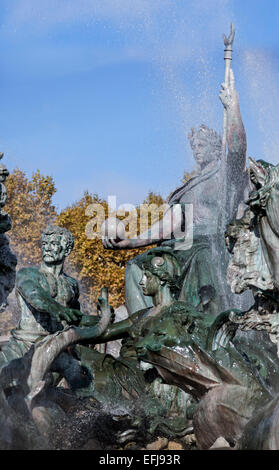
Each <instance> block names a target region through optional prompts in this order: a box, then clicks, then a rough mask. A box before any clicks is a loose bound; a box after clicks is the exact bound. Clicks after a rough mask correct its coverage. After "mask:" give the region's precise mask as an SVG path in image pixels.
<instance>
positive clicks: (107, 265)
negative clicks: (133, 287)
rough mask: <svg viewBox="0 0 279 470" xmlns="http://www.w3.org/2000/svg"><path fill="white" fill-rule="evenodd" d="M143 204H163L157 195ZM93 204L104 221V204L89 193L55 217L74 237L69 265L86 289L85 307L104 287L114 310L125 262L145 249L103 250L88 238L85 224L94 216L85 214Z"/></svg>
mask: <svg viewBox="0 0 279 470" xmlns="http://www.w3.org/2000/svg"><path fill="white" fill-rule="evenodd" d="M144 202H145V207H146V205H147V204H153V205H154V207H155V204H157V205H158V206H159V207H160V206H162V204H163V199H162V197H161V196H159V195H156V194H154V193H150V194H149V195H148V197H147V198H146V200H145V201H144ZM92 204H100V205H102V207H103V209H104V216H105V218H107V217H108V205H107V202H106V201H105V200H103V199H101V198H99V197H98V196H97V195H90V194H89V193H88V192H85V193H84V196H83V198H82V199H81V200H80V201H78V202H76V203H74V204H72V205H71V206H70V207H68V208H66V209H65V210H63V211H62V212H61V213H60V214H59V215H58V217H57V224H58V225H60V226H62V227H65V228H67V229H68V230H70V231H71V232H72V233H73V235H74V237H75V248H74V250H73V252H72V253H71V255H70V257H69V266H70V268H71V269H72V274H73V275H75V276H76V277H77V278H78V279H79V280H80V281H81V283H82V285H83V286H84V287H85V291H86V292H87V294H86V295H85V297H86V302H85V303H86V304H87V306H89V308H92V305H93V303H94V302H95V301H96V299H97V297H98V295H99V293H100V290H101V288H102V287H104V286H107V287H108V288H109V292H110V303H111V304H112V305H113V306H114V307H118V306H119V305H121V304H122V303H124V281H125V268H126V264H127V262H128V261H129V260H130V259H132V258H134V257H135V256H136V255H138V254H140V253H142V252H144V251H146V250H147V249H148V248H145V249H136V250H128V251H125V250H120V251H113V250H105V249H104V248H103V245H102V241H101V239H100V237H96V238H89V237H88V230H87V229H88V224H90V221H91V220H92V218H93V216H94V215H95V214H93V213H92V212H90V211H89V212H88V208H89V207H92ZM141 209H142V207H141ZM142 210H143V209H142ZM139 214H140V207H138V208H137V215H139ZM95 216H96V215H95ZM161 216H162V210H161V211H159V212H158V215H157V220H158V218H159V217H161ZM124 217H125V216H124V215H123V216H122V217H121V216H118V218H120V219H121V218H122V219H123V218H124ZM146 220H147V224H146V228H147V226H148V225H149V224H150V219H148V217H147V219H146ZM154 220H156V216H154V214H153V222H154ZM138 221H139V217H138ZM148 221H149V222H148ZM142 228H144V227H142ZM138 233H139V224H138Z"/></svg>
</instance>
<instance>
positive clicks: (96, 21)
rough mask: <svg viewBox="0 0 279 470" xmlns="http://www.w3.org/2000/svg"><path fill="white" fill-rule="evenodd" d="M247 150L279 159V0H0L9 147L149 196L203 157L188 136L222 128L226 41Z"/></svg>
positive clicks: (48, 167) (103, 188)
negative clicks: (229, 38)
mask: <svg viewBox="0 0 279 470" xmlns="http://www.w3.org/2000/svg"><path fill="white" fill-rule="evenodd" d="M231 21H234V22H235V25H236V38H235V44H234V57H233V68H234V72H235V77H236V86H237V89H238V91H239V96H240V104H241V111H242V115H243V120H244V124H245V128H246V132H247V139H248V155H251V156H253V157H255V158H264V159H266V160H269V161H271V162H273V163H279V155H278V149H279V120H278V110H279V80H278V79H279V33H278V31H279V2H278V0H253V1H252V0H0V64H1V76H0V98H1V99H0V103H1V107H0V111H1V112H0V149H1V151H4V152H5V159H4V162H5V164H6V165H7V166H8V168H9V169H10V170H13V169H14V168H15V167H19V168H20V169H22V170H24V171H25V172H26V173H27V174H28V175H29V176H30V175H31V174H32V172H33V171H36V170H37V169H40V170H41V172H43V173H45V174H50V175H52V176H53V177H54V180H55V182H56V186H57V190H58V191H57V194H56V195H55V203H56V204H57V207H58V208H59V209H63V208H64V207H65V206H67V205H69V204H71V203H72V202H74V201H75V200H77V199H79V198H80V197H81V196H82V194H83V192H84V190H86V189H87V190H89V191H90V192H92V193H98V194H99V195H100V196H102V197H105V198H106V197H107V195H116V196H117V198H118V202H119V204H120V203H135V204H137V203H140V202H142V200H143V199H144V198H145V197H146V195H147V193H148V191H149V190H153V191H155V192H160V193H161V194H162V195H163V196H166V195H168V194H169V193H170V191H171V190H173V189H174V188H175V187H176V186H177V185H179V184H180V181H181V178H182V176H183V172H184V170H189V171H190V170H192V169H193V168H194V166H195V164H194V160H193V157H192V153H191V149H190V146H189V143H188V140H187V133H188V132H189V130H190V128H191V127H195V126H199V124H201V123H205V124H208V125H209V126H211V127H215V128H216V129H218V130H219V131H220V130H221V126H222V105H221V103H220V101H219V99H218V93H219V88H220V84H221V83H222V81H223V75H224V63H223V40H222V34H223V33H225V34H228V33H229V28H230V23H231Z"/></svg>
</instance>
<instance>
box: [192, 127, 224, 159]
mask: <svg viewBox="0 0 279 470" xmlns="http://www.w3.org/2000/svg"><path fill="white" fill-rule="evenodd" d="M188 139H189V141H190V145H191V147H192V146H193V143H194V142H195V141H206V142H207V143H209V144H210V145H211V147H212V153H214V155H216V160H219V159H221V154H222V139H221V136H220V134H218V132H216V131H215V130H214V129H210V128H209V127H207V126H206V125H205V124H201V126H200V128H199V129H198V130H196V129H194V128H192V129H191V132H190V133H189V134H188Z"/></svg>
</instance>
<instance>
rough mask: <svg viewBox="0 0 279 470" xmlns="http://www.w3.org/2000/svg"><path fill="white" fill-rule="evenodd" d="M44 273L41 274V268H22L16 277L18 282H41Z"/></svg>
mask: <svg viewBox="0 0 279 470" xmlns="http://www.w3.org/2000/svg"><path fill="white" fill-rule="evenodd" d="M41 278H42V273H41V272H40V270H39V268H38V267H36V266H32V267H28V268H21V269H19V270H18V272H17V275H16V280H17V282H19V281H22V280H25V279H32V280H41Z"/></svg>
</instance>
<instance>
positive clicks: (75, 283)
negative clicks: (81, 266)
mask: <svg viewBox="0 0 279 470" xmlns="http://www.w3.org/2000/svg"><path fill="white" fill-rule="evenodd" d="M64 276H65V278H66V279H67V281H68V283H69V284H70V285H71V287H72V288H73V289H74V291H75V293H76V294H77V295H78V294H79V285H78V281H77V280H76V279H75V278H74V277H71V276H69V275H68V274H65V273H64Z"/></svg>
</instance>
